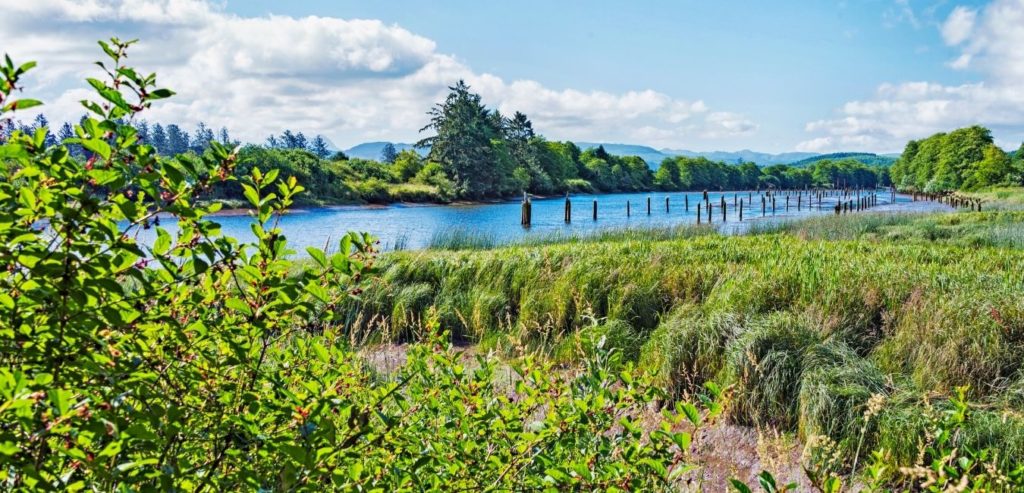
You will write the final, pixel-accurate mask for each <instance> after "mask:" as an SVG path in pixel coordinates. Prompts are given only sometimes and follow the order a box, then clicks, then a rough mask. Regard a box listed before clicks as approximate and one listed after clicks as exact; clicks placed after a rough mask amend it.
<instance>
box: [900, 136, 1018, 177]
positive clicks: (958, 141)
mask: <svg viewBox="0 0 1024 493" xmlns="http://www.w3.org/2000/svg"><path fill="white" fill-rule="evenodd" d="M1015 169H1016V168H1014V166H1013V162H1012V161H1011V159H1010V157H1009V156H1007V155H1006V153H1005V152H1004V151H1003V150H1002V149H1000V148H999V147H997V146H996V145H995V143H994V142H993V140H992V133H991V132H990V131H989V130H988V129H987V128H984V127H980V126H977V125H975V126H972V127H967V128H961V129H958V130H954V131H952V132H950V133H948V134H947V133H938V134H935V135H933V136H931V137H928V138H926V139H922V140H912V141H910V142H909V143H907V146H906V148H905V149H904V151H903V154H902V155H901V156H900V158H899V159H898V160H897V161H896V163H895V164H893V166H892V181H893V183H895V184H896V186H897V187H900V188H902V189H906V190H919V191H927V192H945V191H951V190H960V189H963V190H975V189H978V188H981V187H986V186H990V185H999V184H1013V183H1016V184H1020V183H1022V182H1020V181H1019V179H1020V174H1019V173H1017V172H1015Z"/></svg>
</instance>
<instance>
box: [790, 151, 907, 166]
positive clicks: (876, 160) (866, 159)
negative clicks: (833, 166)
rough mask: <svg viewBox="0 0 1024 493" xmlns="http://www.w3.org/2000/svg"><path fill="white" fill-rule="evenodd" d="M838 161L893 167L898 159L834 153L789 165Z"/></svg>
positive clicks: (858, 153) (871, 154) (862, 154)
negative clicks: (847, 160)
mask: <svg viewBox="0 0 1024 493" xmlns="http://www.w3.org/2000/svg"><path fill="white" fill-rule="evenodd" d="M826 159H827V160H829V161H837V160H841V159H854V160H857V161H860V162H862V163H864V164H866V165H868V166H892V163H894V162H896V158H894V157H891V156H881V155H878V154H873V153H870V152H833V153H831V154H822V155H819V156H813V157H809V158H806V159H801V160H799V161H794V162H792V163H789V165H790V166H796V167H800V166H809V165H811V164H814V163H816V162H818V161H824V160H826Z"/></svg>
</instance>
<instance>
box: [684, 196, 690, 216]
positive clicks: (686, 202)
mask: <svg viewBox="0 0 1024 493" xmlns="http://www.w3.org/2000/svg"><path fill="white" fill-rule="evenodd" d="M683 208H684V209H683V212H690V196H689V195H686V194H683Z"/></svg>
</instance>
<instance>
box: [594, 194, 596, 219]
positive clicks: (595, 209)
mask: <svg viewBox="0 0 1024 493" xmlns="http://www.w3.org/2000/svg"><path fill="white" fill-rule="evenodd" d="M594 220H595V221H597V199H594Z"/></svg>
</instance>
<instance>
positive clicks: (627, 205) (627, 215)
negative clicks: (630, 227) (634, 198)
mask: <svg viewBox="0 0 1024 493" xmlns="http://www.w3.org/2000/svg"><path fill="white" fill-rule="evenodd" d="M626 217H629V201H628V200H627V201H626Z"/></svg>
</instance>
